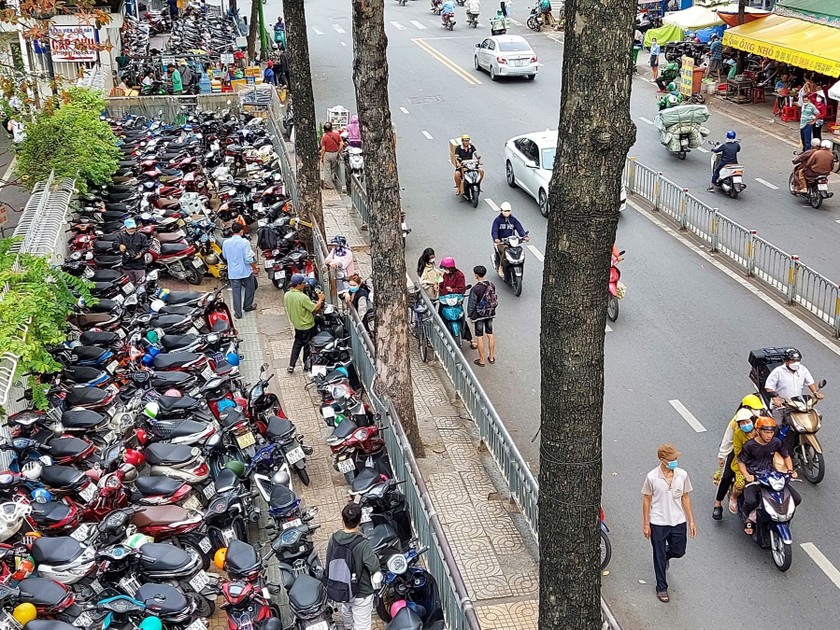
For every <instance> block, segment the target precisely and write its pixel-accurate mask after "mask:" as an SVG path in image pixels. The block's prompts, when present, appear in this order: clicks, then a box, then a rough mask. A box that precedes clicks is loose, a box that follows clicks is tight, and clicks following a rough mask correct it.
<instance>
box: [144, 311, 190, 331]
mask: <svg viewBox="0 0 840 630" xmlns="http://www.w3.org/2000/svg"><path fill="white" fill-rule="evenodd" d="M183 323H184V316H183V315H182V314H181V313H157V314H155V315H153V316H152V320H151V324H152V326H154V327H155V328H163V329H164V331H166V328H167V327H171V326H178V325H179V324H183Z"/></svg>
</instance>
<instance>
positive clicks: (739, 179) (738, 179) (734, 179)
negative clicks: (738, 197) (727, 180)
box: [732, 175, 743, 184]
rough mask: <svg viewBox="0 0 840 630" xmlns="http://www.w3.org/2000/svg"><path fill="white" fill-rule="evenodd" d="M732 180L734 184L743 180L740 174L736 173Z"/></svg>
mask: <svg viewBox="0 0 840 630" xmlns="http://www.w3.org/2000/svg"><path fill="white" fill-rule="evenodd" d="M732 181H733V182H735V183H736V184H740V183H741V182H742V181H743V180H742V179H741V177H740V175H736V176H735V177H733V178H732Z"/></svg>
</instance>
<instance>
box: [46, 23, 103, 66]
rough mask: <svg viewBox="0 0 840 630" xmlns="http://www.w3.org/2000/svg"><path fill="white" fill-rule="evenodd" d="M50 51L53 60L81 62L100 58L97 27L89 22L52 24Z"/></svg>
mask: <svg viewBox="0 0 840 630" xmlns="http://www.w3.org/2000/svg"><path fill="white" fill-rule="evenodd" d="M50 52H51V54H52V59H53V61H70V62H75V63H81V62H85V61H97V60H98V59H99V42H98V35H97V32H96V28H95V27H94V26H92V25H88V24H78V25H76V26H56V25H51V26H50Z"/></svg>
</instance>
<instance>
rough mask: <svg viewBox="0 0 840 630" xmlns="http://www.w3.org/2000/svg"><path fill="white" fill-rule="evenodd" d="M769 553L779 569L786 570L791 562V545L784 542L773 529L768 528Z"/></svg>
mask: <svg viewBox="0 0 840 630" xmlns="http://www.w3.org/2000/svg"><path fill="white" fill-rule="evenodd" d="M770 553H771V554H772V555H773V564H775V565H776V568H777V569H778V570H779V571H782V572H784V571H787V570H788V569H790V565H791V563H792V562H793V545H791V544H790V543H786V542H784V541H783V540H782V539H781V538H780V537H779V534H777V533H776V530H775V529H772V528H771V529H770Z"/></svg>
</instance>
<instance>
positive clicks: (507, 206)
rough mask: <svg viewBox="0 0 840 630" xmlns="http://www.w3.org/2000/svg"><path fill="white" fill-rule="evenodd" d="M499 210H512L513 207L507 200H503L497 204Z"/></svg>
mask: <svg viewBox="0 0 840 630" xmlns="http://www.w3.org/2000/svg"><path fill="white" fill-rule="evenodd" d="M499 212H513V208H512V207H511V205H510V202H509V201H503V202H502V205H501V206H499Z"/></svg>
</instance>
